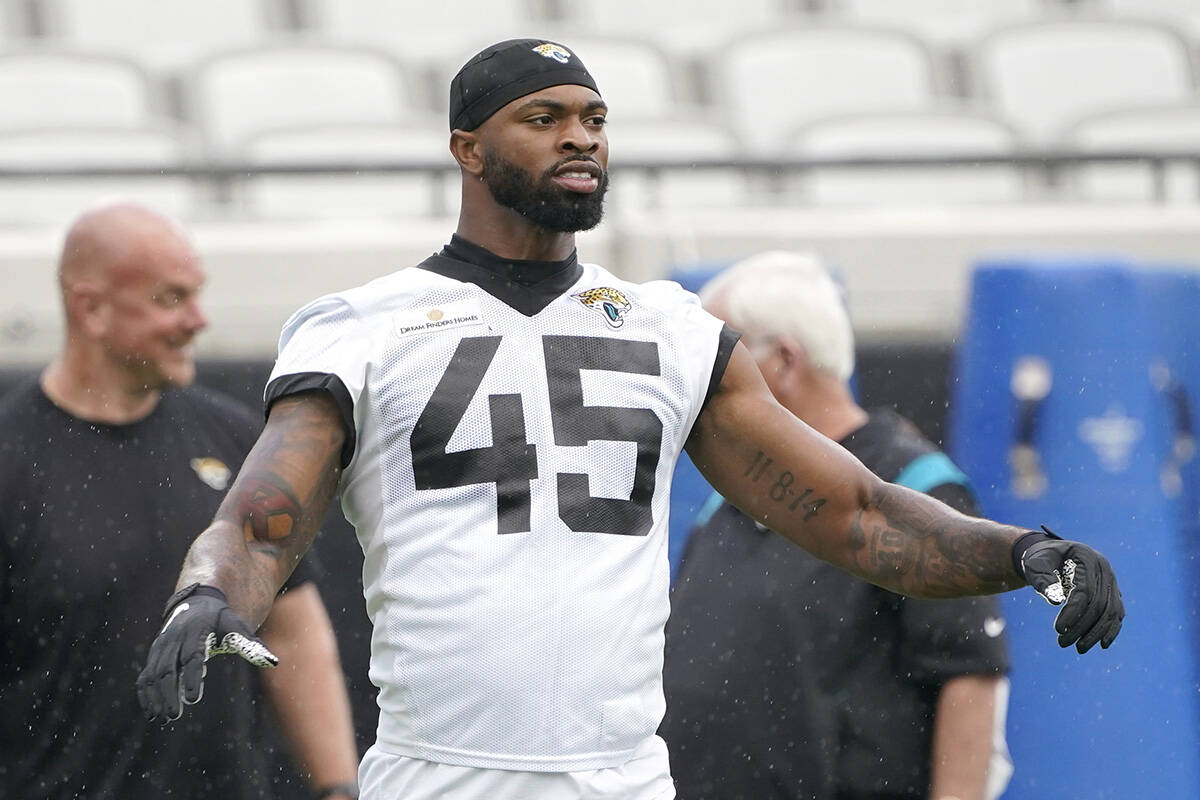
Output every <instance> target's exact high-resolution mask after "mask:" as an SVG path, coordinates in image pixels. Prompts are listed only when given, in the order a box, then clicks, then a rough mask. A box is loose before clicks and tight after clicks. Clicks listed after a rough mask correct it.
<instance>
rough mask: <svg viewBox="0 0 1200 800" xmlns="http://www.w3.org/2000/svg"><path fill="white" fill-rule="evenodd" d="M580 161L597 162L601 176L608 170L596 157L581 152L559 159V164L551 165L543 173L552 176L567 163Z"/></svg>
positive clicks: (544, 175)
mask: <svg viewBox="0 0 1200 800" xmlns="http://www.w3.org/2000/svg"><path fill="white" fill-rule="evenodd" d="M579 162H583V163H585V164H595V165H596V168H597V169H599V170H600V177H601V178H603V177H604V176H605V175H606V174H607V172H608V171H607V170H606V169H604V167H602V166H601V165H600V162H599V161H597V160H596V159H595V158H594V157H592V156H589V155H588V154H586V153H580V154H578V155H573V156H567V157H566V158H564V159H563V160H562V161H559V162H558V163H557V164H555V165H554V166H552V167H550V169H548V170H546V171H545V173H543V177H545V178H551V177H553V176H554V173H556V172H558V171H559V170H560V169H562V168H563V167H565V166H566V165H567V164H576V163H579Z"/></svg>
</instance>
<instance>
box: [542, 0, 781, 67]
mask: <svg viewBox="0 0 1200 800" xmlns="http://www.w3.org/2000/svg"><path fill="white" fill-rule="evenodd" d="M787 7H788V4H787V3H785V2H781V0H739V2H737V3H736V4H733V5H731V4H730V3H729V0H689V2H688V3H686V4H685V5H680V4H677V3H666V2H647V0H604V2H593V3H565V4H564V5H563V8H564V11H565V22H566V23H567V24H569V25H570V26H571V30H574V31H578V32H580V33H583V34H592V33H599V34H609V35H615V36H637V37H641V38H650V39H653V40H654V41H655V42H657V43H659V44H660V45H662V46H663V47H665V48H666V49H667V50H668V51H669V52H671V53H672V54H679V55H695V54H698V53H701V52H703V53H706V54H711V53H713V52H716V51H717V49H719V47H720V45H721V44H722V43H723V42H724V40H726V39H728V38H729V37H730V36H732V35H735V34H742V33H747V32H750V31H762V30H768V29H770V28H774V27H778V26H779V25H780V24H784V23H787V22H789V21H794V20H795V16H794V15H790V14H789V13H788V11H787ZM566 43H567V44H570V43H571V42H570V40H569V39H568V40H567V42H566Z"/></svg>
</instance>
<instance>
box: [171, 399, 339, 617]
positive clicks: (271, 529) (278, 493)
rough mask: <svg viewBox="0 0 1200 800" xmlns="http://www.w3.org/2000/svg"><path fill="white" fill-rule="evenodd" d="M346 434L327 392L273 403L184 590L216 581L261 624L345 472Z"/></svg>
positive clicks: (188, 562) (197, 545) (191, 556)
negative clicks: (342, 461) (342, 463)
mask: <svg viewBox="0 0 1200 800" xmlns="http://www.w3.org/2000/svg"><path fill="white" fill-rule="evenodd" d="M344 436H345V433H344V431H343V428H342V423H341V418H340V417H339V415H338V411H337V407H336V406H335V405H334V402H333V400H332V399H331V398H330V397H329V395H327V394H326V393H324V392H304V393H300V394H295V395H289V396H287V397H284V398H282V399H281V400H279V401H277V402H276V403H275V404H274V405H272V406H271V413H270V417H269V418H268V420H267V425H266V428H264V429H263V432H262V434H261V435H260V436H259V439H258V442H257V443H256V444H255V445H254V448H253V449H252V450H251V451H250V454H249V455H248V456H247V457H246V461H245V463H244V464H243V465H242V469H241V471H240V472H239V473H238V477H237V479H236V480H235V481H234V483H233V486H232V488H230V490H229V493H228V494H227V495H226V496H225V500H224V502H222V503H221V507H220V509H218V511H217V515H216V517H215V518H214V519H213V522H212V524H211V525H209V527H208V528H207V529H206V530H205V531H204V532H203V533H201V534H200V536H199V537H197V539H196V541H195V542H193V543H192V547H191V549H190V550H189V551H188V554H187V558H186V559H185V560H184V564H183V571H182V572H181V573H180V575H179V581H178V583H177V584H176V588H177V589H178V588H181V587H184V586H187V585H189V584H193V583H200V584H205V585H208V586H215V587H217V588H218V589H221V590H222V591H223V592H224V593H225V596H226V597H227V598H228V599H229V605H230V607H231V608H233V609H234V611H236V612H237V613H238V614H239V615H241V616H242V617H243V618H244V619H245V620H246V621H247V622H249V623H250V624H251V625H253V626H254V627H256V628H257V627H258V626H259V625H260V624H261V623H262V621H263V620H264V619H265V618H266V616H267V612H268V611H270V609H271V604H272V603H273V602H274V600H275V595H276V593H277V592H278V591H279V588H280V587H281V586H283V583H284V581H286V580H287V578H288V576H289V575H291V574H292V570H293V569H294V568H295V566H296V563H297V562H298V561H299V560H300V557H301V556H303V555H304V553H305V551H306V550H307V549H308V547H309V545H311V544H312V541H313V539H314V538H315V537H316V535H317V531H318V530H319V528H320V525H321V521H322V520H323V519H324V517H325V511H326V509H327V508H328V506H329V502H330V500H331V499H332V498H333V495H334V492H335V490H336V487H337V482H338V477H339V475H340V474H341V468H340V466H339V463H340V462H339V456H340V452H341V447H342V440H343V438H344Z"/></svg>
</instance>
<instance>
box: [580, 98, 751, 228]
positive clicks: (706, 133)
mask: <svg viewBox="0 0 1200 800" xmlns="http://www.w3.org/2000/svg"><path fill="white" fill-rule="evenodd" d="M597 80H599V79H597ZM610 119H611V120H612V121H611V122H610V123H609V126H608V142H609V166H610V169H611V173H612V186H611V189H610V191H609V197H610V200H609V207H610V209H612V210H613V211H615V212H617V213H624V212H631V213H639V212H642V211H645V210H647V209H659V210H664V211H688V210H696V209H701V208H729V207H733V206H739V205H745V204H746V203H748V202H749V200H750V198H751V184H750V183H749V182H748V181H747V178H746V176H745V175H744V174H743V172H742V171H741V170H738V169H690V168H683V169H669V170H662V171H660V172H657V173H650V172H647V171H643V170H635V169H628V168H625V167H623V165H624V164H631V163H633V162H637V161H651V162H653V161H669V162H675V163H681V162H683V163H687V162H702V161H706V160H713V159H732V158H735V157H737V156H738V154H739V152H740V145H739V143H738V141H737V139H736V137H735V136H734V135H733V132H732V131H730V130H729V129H728V128H726V127H724V126H723V125H720V124H718V123H715V122H712V121H709V120H706V119H686V118H678V117H674V118H670V119H663V118H632V119H626V118H625V117H624V116H623V115H621V114H617V115H615V116H613V117H610Z"/></svg>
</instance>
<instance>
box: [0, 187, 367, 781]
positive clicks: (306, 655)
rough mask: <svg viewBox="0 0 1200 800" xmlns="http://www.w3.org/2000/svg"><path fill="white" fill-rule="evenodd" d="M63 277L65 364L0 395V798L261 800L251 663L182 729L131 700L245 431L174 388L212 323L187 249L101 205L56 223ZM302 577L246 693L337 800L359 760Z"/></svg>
mask: <svg viewBox="0 0 1200 800" xmlns="http://www.w3.org/2000/svg"><path fill="white" fill-rule="evenodd" d="M58 278H59V284H60V287H61V291H62V300H63V310H64V314H65V329H66V330H65V342H64V345H63V349H62V352H61V353H60V354H59V355H58V357H57V358H55V359H54V361H53V362H52V363H51V364H50V365H49V366H48V367H47V368H46V369H45V370H44V371H43V372H42V374H41V375H40V377H39V378H37V379H31V380H29V381H28V382H27V383H26V384H24V385H22V386H21V387H19V388H18V389H15V390H14V391H13V392H12V393H10V394H9V395H8V396H7V397H5V398H4V400H3V401H0V454H3V459H2V460H0V708H3V709H4V710H5V711H4V714H2V715H0V793H2V794H4V795H5V796H11V797H29V798H33V797H38V798H42V797H45V798H59V797H61V798H75V797H87V798H108V797H111V798H140V797H146V798H151V797H153V798H160V797H164V796H168V795H169V796H171V797H181V798H186V797H196V798H199V797H222V798H246V800H249V798H271V797H274V796H275V795H274V794H273V791H274V787H273V786H272V785H271V784H272V781H273V776H272V775H271V774H270V770H269V766H270V764H271V763H272V761H271V759H270V756H271V752H272V751H271V748H272V746H273V745H272V739H271V738H269V737H267V736H265V735H264V733H263V731H262V725H263V723H264V720H265V715H264V711H265V709H264V708H263V706H262V704H259V703H257V698H258V697H260V696H261V695H260V693H259V689H258V686H257V684H259V682H260V678H259V677H258V676H256V675H253V674H252V668H251V667H249V665H247V664H245V663H243V662H239V661H235V660H233V659H228V660H218V661H216V662H213V664H211V665H210V667H209V669H210V674H209V679H210V680H215V681H219V682H220V684H221V685H222V686H223V687H225V688H226V689H228V691H229V692H231V694H225V695H224V697H222V698H218V699H217V700H215V701H214V702H213V703H212V704H211V705H209V704H206V708H204V709H203V710H200V711H199V713H198V714H197V715H195V716H194V717H192V718H190V719H189V720H187V721H186V722H184V721H179V722H174V723H171V724H167V725H162V724H149V723H147V722H146V721H145V717H144V715H143V714H142V713H141V711H140V709H139V708H138V703H137V698H136V696H135V693H134V692H133V691H132V689H131V688H130V685H131V682H132V680H133V678H134V676H136V674H137V671H138V668H139V665H140V664H141V662H142V661H143V660H144V658H145V651H146V644H147V642H148V641H149V640H150V639H151V638H152V637H153V635H154V633H155V632H157V631H158V629H159V628H160V627H161V626H162V620H161V619H160V616H159V610H161V600H162V598H163V597H165V596H167V595H169V594H170V593H171V587H172V586H173V585H174V581H175V578H176V576H177V574H178V565H179V563H180V561H181V560H182V558H183V555H184V553H186V551H187V548H188V545H189V544H190V542H191V540H192V539H193V538H194V537H195V535H196V533H197V532H198V531H200V530H202V529H203V528H204V527H205V525H206V524H207V521H208V519H210V518H211V516H212V514H213V512H214V511H215V510H216V508H217V506H218V505H219V503H220V501H221V498H222V497H223V496H224V494H225V489H226V487H227V486H228V485H229V483H230V481H231V480H232V478H233V476H234V474H235V473H236V472H237V470H238V468H239V467H240V466H241V463H242V460H243V459H244V458H245V456H246V453H247V452H248V451H249V449H250V447H251V445H252V444H253V442H254V439H255V437H256V436H257V434H258V431H259V429H260V428H261V425H260V423H259V421H258V419H257V418H256V415H254V414H253V413H251V412H250V411H248V410H247V409H245V408H243V407H242V406H240V405H239V404H237V403H235V402H234V401H233V400H231V399H229V398H226V397H223V396H220V395H217V394H215V393H213V392H210V391H207V390H204V389H200V388H195V387H192V386H191V384H192V382H193V380H194V378H195V375H196V368H195V362H194V354H193V340H194V339H195V337H196V335H197V334H198V333H200V332H201V331H202V330H203V329H204V328H205V327H206V326H207V324H208V323H207V319H206V318H205V315H204V312H203V310H202V309H201V307H200V302H199V293H200V290H201V287H202V286H203V284H204V280H205V274H204V270H203V267H202V266H201V262H200V258H199V256H198V254H197V253H196V251H195V249H194V248H193V247H192V245H191V243H190V242H189V241H188V238H187V236H186V235H185V233H184V232H183V230H182V229H181V228H180V227H179V226H178V225H177V224H176V223H174V222H173V221H171V220H168V219H166V218H164V217H162V216H160V215H158V214H156V213H154V212H152V211H150V210H148V209H146V208H142V207H139V206H136V205H131V204H124V203H120V204H112V205H106V206H103V207H100V208H97V209H95V210H92V211H89V212H87V213H85V214H84V215H83V216H82V217H80V218H79V220H78V221H77V222H76V223H75V224H74V225H73V226H72V227H71V228H70V230H69V232H68V233H67V237H66V241H65V243H64V246H63V251H62V255H61V259H60V262H59V269H58ZM311 573H312V570H311V569H310V568H309V567H308V566H307V565H301V567H300V568H298V569H297V570H296V571H295V572H294V573H293V574H292V576H291V578H290V579H289V581H288V583H287V584H286V586H285V588H284V593H283V594H282V595H281V596H280V598H279V601H278V602H277V603H276V604H275V606H274V610H273V611H272V613H271V615H270V616H269V618H268V619H267V620H266V622H265V623H264V625H263V626H262V629H261V635H262V637H263V638H264V640H269V641H270V642H271V645H270V646H271V648H272V649H273V650H274V652H276V653H279V655H280V658H281V665H280V666H279V668H278V669H275V670H267V671H263V672H262V673H261V688H262V690H263V692H262V695H265V698H266V699H267V700H268V704H269V705H270V707H271V710H272V711H273V712H274V714H275V717H276V719H277V720H278V721H279V722H280V723H281V728H282V730H283V732H284V734H285V736H286V738H287V740H288V744H289V745H290V747H291V750H292V752H293V753H295V754H296V755H297V760H298V761H299V762H300V765H301V770H302V772H304V773H305V774H306V775H307V776H308V779H309V782H310V784H311V787H312V788H314V789H317V790H318V793H320V792H324V793H325V796H326V797H329V798H345V797H350V796H353V794H354V785H353V784H354V778H355V770H356V766H357V753H356V751H355V746H354V742H353V734H352V731H351V723H350V716H349V704H348V701H347V698H346V690H345V685H344V681H343V676H342V673H341V667H340V664H339V660H338V654H337V646H336V643H335V640H334V637H333V633H332V629H331V626H330V624H329V618H328V616H327V615H326V613H325V608H324V606H323V605H322V603H321V599H320V596H319V594H318V592H317V589H316V586H315V584H314V583H313V582H312V580H311V578H312V574H311ZM281 650H282V652H281ZM222 694H224V691H222ZM201 718H202V719H203V720H204V721H203V722H201V721H200V720H201ZM294 791H298V792H301V793H303V792H304V790H303V789H295V790H294Z"/></svg>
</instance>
